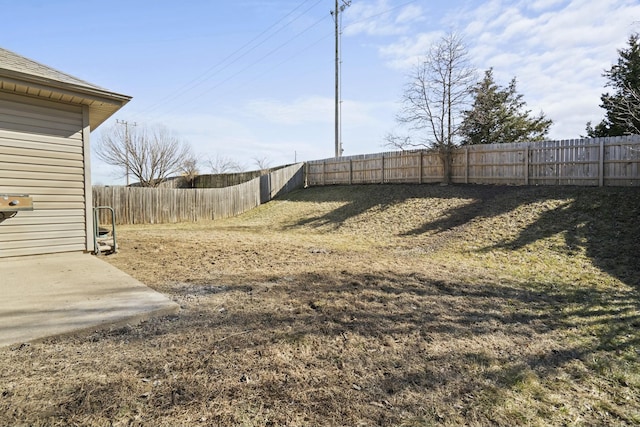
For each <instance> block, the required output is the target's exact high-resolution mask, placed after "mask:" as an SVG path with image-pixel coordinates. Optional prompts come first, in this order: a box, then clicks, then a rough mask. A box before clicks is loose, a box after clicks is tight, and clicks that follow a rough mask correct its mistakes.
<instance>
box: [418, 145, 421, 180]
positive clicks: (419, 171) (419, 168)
mask: <svg viewBox="0 0 640 427" xmlns="http://www.w3.org/2000/svg"><path fill="white" fill-rule="evenodd" d="M419 154H420V158H419V161H420V163H419V164H418V184H422V151H420V152H419Z"/></svg>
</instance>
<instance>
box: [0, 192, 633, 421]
mask: <svg viewBox="0 0 640 427" xmlns="http://www.w3.org/2000/svg"><path fill="white" fill-rule="evenodd" d="M118 231H119V236H120V246H121V251H120V252H119V253H118V254H117V255H114V256H110V257H107V258H106V260H107V261H108V262H110V263H112V264H114V265H115V266H117V267H119V268H121V269H122V270H124V271H126V272H127V273H129V274H131V275H132V276H134V277H136V278H138V279H139V280H141V281H142V282H144V283H146V284H148V285H149V286H151V287H152V288H154V289H156V290H158V291H160V292H163V293H165V294H166V295H168V296H169V297H170V298H172V299H173V300H175V301H177V302H178V303H179V304H180V305H181V308H182V309H181V311H180V312H179V314H177V315H175V316H170V317H165V318H158V319H153V320H150V321H147V322H144V323H142V324H139V325H130V326H127V327H122V328H111V329H106V330H101V331H95V332H93V333H84V334H77V335H74V336H69V337H64V338H52V339H48V340H46V341H44V342H40V343H32V344H30V345H26V344H25V345H17V346H13V347H10V348H5V349H0V354H1V358H0V393H1V395H0V425H65V426H69V425H116V426H129V425H131V426H138V425H149V426H177V425H188V426H198V425H200V426H215V425H229V426H231V425H242V426H285V425H286V426H314V425H347V426H359V425H362V426H431V425H472V426H473V425H505V426H506V425H533V426H535V425H576V426H580V425H616V426H619V425H638V424H640V332H639V327H640V305H639V303H640V299H639V291H640V261H638V253H639V249H640V190H639V189H623V188H602V189H599V188H573V187H564V188H563V187H560V188H541V187H527V188H524V187H491V186H447V187H441V186H431V185H421V186H417V185H415V186H412V185H398V186H392V185H389V186H353V187H330V188H313V189H307V190H302V191H298V192H296V193H293V194H290V195H289V196H287V197H285V198H283V199H281V200H278V201H274V202H271V203H269V204H267V205H264V206H262V207H260V208H259V209H256V210H255V211H252V212H250V213H248V214H246V215H243V216H241V217H239V218H234V219H231V220H225V221H219V222H213V223H199V224H177V225H158V226H128V227H120V228H119V230H118Z"/></svg>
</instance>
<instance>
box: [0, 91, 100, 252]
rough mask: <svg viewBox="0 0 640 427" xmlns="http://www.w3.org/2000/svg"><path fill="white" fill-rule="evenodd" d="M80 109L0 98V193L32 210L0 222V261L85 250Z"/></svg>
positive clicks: (0, 94) (85, 228)
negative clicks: (24, 198)
mask: <svg viewBox="0 0 640 427" xmlns="http://www.w3.org/2000/svg"><path fill="white" fill-rule="evenodd" d="M84 160H85V159H84V142H83V110H82V108H81V107H78V106H72V105H66V104H58V103H51V102H43V101H40V100H35V99H33V100H32V99H28V98H23V97H16V96H13V95H8V94H2V93H0V194H3V193H9V194H29V195H30V196H32V198H33V207H34V210H33V211H22V212H19V213H18V214H17V215H16V216H15V217H13V218H10V219H6V220H5V221H4V222H2V223H0V258H1V257H7V256H21V255H35V254H45V253H55V252H68V251H84V250H87V241H88V239H87V231H86V230H87V226H86V218H87V217H86V203H85V202H86V198H85V162H84Z"/></svg>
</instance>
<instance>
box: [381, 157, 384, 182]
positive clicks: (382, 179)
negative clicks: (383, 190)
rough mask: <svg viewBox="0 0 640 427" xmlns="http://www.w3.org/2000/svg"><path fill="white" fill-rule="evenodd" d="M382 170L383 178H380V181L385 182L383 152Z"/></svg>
mask: <svg viewBox="0 0 640 427" xmlns="http://www.w3.org/2000/svg"><path fill="white" fill-rule="evenodd" d="M381 171H382V174H381V175H382V178H381V180H380V181H381V182H380V183H381V184H384V153H382V168H381Z"/></svg>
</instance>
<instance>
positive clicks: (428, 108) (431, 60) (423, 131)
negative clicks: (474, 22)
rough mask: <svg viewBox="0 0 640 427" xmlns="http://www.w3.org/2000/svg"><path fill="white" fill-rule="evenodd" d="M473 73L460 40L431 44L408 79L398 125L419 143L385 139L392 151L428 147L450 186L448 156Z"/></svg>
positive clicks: (451, 37)
mask: <svg viewBox="0 0 640 427" xmlns="http://www.w3.org/2000/svg"><path fill="white" fill-rule="evenodd" d="M475 81H476V71H475V69H474V68H473V67H472V66H471V65H470V62H469V59H468V53H467V50H466V48H465V46H464V44H463V41H462V38H461V37H460V36H458V35H456V34H453V33H450V34H448V35H446V36H444V37H442V38H441V39H440V41H439V42H437V43H435V44H433V45H432V46H431V48H430V49H429V51H428V52H427V54H426V56H425V58H424V60H423V61H422V62H420V64H418V65H417V66H416V67H415V68H414V69H413V71H412V72H411V74H410V75H409V83H408V84H407V85H406V87H405V89H404V93H403V96H402V108H401V110H400V112H399V113H398V116H397V117H396V119H397V121H398V122H399V123H401V124H403V125H406V126H408V127H409V130H410V131H419V132H420V136H419V140H420V142H417V143H416V142H413V141H412V139H411V138H402V137H394V136H392V135H391V136H388V137H387V142H388V145H389V144H390V146H394V147H395V148H401V147H404V148H402V149H406V148H411V147H420V146H422V147H430V148H433V149H435V150H437V151H438V153H439V154H440V158H441V159H442V162H443V166H444V180H445V182H446V183H449V182H451V158H452V156H451V153H452V150H453V149H454V148H455V147H457V146H458V145H459V144H460V138H459V129H460V125H461V123H462V118H461V117H462V112H463V111H464V109H465V107H467V106H468V105H469V102H470V99H471V89H472V87H473V84H474V83H475Z"/></svg>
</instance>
